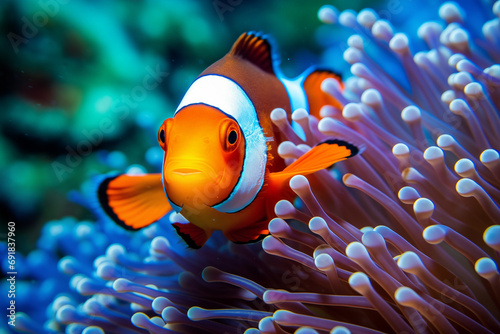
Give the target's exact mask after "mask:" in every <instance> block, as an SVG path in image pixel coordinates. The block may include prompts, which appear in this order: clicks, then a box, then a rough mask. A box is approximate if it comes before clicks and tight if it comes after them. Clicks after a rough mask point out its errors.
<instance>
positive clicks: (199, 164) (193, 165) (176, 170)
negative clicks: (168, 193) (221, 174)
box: [165, 159, 216, 177]
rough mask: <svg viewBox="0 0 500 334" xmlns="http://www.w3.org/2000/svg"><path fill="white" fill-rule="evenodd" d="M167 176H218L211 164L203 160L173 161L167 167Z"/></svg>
mask: <svg viewBox="0 0 500 334" xmlns="http://www.w3.org/2000/svg"><path fill="white" fill-rule="evenodd" d="M165 171H166V173H167V174H171V175H176V176H178V177H179V176H201V175H206V176H208V175H210V176H212V175H216V173H215V171H214V169H213V167H212V166H210V164H208V163H206V162H205V161H202V160H184V159H183V160H181V159H176V160H171V161H169V162H168V163H167V164H166V165H165Z"/></svg>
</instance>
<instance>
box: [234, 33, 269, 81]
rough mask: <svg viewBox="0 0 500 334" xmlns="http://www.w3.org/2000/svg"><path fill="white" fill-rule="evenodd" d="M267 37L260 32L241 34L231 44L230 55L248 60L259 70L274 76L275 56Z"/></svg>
mask: <svg viewBox="0 0 500 334" xmlns="http://www.w3.org/2000/svg"><path fill="white" fill-rule="evenodd" d="M271 44H272V42H271V41H270V39H269V37H268V36H266V35H264V34H263V33H260V32H246V33H243V34H242V35H241V36H240V37H239V38H238V40H237V41H236V42H235V43H234V44H233V47H232V48H231V51H229V54H230V55H233V56H237V57H240V58H242V59H245V60H248V61H249V62H251V63H252V64H254V65H255V66H257V67H259V68H260V69H261V70H263V71H265V72H268V73H271V74H274V68H273V65H274V62H275V61H276V58H275V57H276V55H275V54H274V53H273V50H272V45H271Z"/></svg>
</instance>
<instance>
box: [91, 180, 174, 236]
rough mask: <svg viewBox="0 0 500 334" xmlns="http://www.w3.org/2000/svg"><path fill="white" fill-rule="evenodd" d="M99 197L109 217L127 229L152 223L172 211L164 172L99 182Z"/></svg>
mask: <svg viewBox="0 0 500 334" xmlns="http://www.w3.org/2000/svg"><path fill="white" fill-rule="evenodd" d="M98 199H99V203H100V204H101V207H102V208H103V209H104V211H105V212H106V213H107V214H108V216H109V217H110V218H111V219H113V220H114V221H115V222H116V223H117V224H118V225H121V226H122V227H124V228H126V229H139V228H142V227H145V226H148V225H150V224H152V223H154V222H155V221H157V220H159V219H160V218H162V217H163V216H164V215H166V214H167V213H168V212H169V211H170V210H172V208H171V206H170V204H169V202H168V200H167V197H166V195H165V192H164V190H163V184H162V181H161V174H145V175H126V174H122V175H118V176H114V177H110V178H106V179H104V181H103V182H102V183H101V184H100V185H99V188H98Z"/></svg>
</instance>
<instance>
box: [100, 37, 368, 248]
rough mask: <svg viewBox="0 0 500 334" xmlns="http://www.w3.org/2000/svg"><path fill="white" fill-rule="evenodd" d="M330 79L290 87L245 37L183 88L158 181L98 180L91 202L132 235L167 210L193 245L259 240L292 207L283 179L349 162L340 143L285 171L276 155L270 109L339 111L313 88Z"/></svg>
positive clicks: (310, 76)
mask: <svg viewBox="0 0 500 334" xmlns="http://www.w3.org/2000/svg"><path fill="white" fill-rule="evenodd" d="M328 77H332V78H336V79H337V80H338V76H337V75H335V74H334V73H333V72H330V71H319V70H316V71H313V70H309V71H306V73H305V74H303V75H302V76H300V77H298V78H297V79H295V80H289V79H286V78H284V77H283V76H282V75H281V74H279V73H278V69H277V68H276V65H275V60H274V59H273V53H272V50H271V44H270V42H269V40H268V39H266V38H265V37H264V36H262V35H261V34H255V33H245V34H243V35H241V36H240V38H239V39H238V40H237V41H236V43H235V44H234V45H233V47H232V49H231V51H230V52H229V53H228V54H227V55H226V56H225V57H223V58H222V59H220V60H219V61H217V62H216V63H214V64H213V65H211V66H210V67H208V68H207V69H206V70H205V71H204V72H203V73H202V74H201V75H200V76H199V77H198V78H197V79H196V80H195V81H194V82H193V84H192V85H191V86H190V88H189V89H188V91H187V92H186V94H185V96H184V98H183V99H182V101H181V103H180V104H179V106H178V108H177V110H176V111H175V114H174V117H173V118H168V119H166V120H165V121H164V123H163V124H162V126H161V128H160V130H159V131H158V141H159V143H160V146H161V147H162V149H163V150H164V151H165V155H164V164H163V171H162V173H161V174H148V175H140V176H132V175H119V176H116V177H112V178H108V179H106V180H104V182H103V183H101V185H100V187H99V190H98V195H99V200H100V203H101V205H102V207H103V208H104V210H105V211H106V212H107V213H108V215H109V216H110V217H111V218H113V219H114V220H115V221H116V222H118V223H120V224H121V225H124V226H125V227H129V228H130V227H131V228H134V229H137V228H141V227H144V226H147V225H149V224H151V223H153V222H155V221H156V220H158V219H160V218H161V217H163V216H164V215H165V214H166V213H168V212H169V211H170V210H171V209H174V210H175V211H177V212H178V213H180V214H181V215H182V216H183V217H185V218H186V219H187V221H189V223H174V224H173V225H174V227H175V229H176V230H177V233H178V234H179V235H180V236H181V237H182V238H183V239H184V240H185V241H186V242H187V244H188V245H189V246H190V247H192V248H200V247H201V246H203V244H204V243H205V242H206V241H207V240H208V238H209V237H210V235H211V234H212V232H213V231H214V230H222V231H223V233H224V235H225V236H226V237H227V238H228V239H229V240H231V241H233V242H238V243H245V242H254V241H258V240H260V239H261V238H262V237H263V236H265V235H267V234H268V233H269V232H268V229H267V226H268V223H269V220H270V219H272V218H273V217H274V211H273V210H274V206H275V204H276V203H277V202H278V201H279V200H281V199H288V200H293V198H294V194H293V193H292V192H291V191H290V189H289V187H288V181H289V180H290V178H291V177H293V176H294V175H298V174H301V175H307V174H310V173H313V172H315V171H318V170H321V169H324V168H327V167H330V166H331V165H332V164H334V163H335V162H337V161H340V160H344V159H346V158H348V157H350V156H353V155H355V154H356V153H357V152H358V150H357V148H356V147H355V146H353V145H350V144H348V143H346V142H343V141H340V140H331V141H327V142H324V143H322V144H319V145H317V146H315V147H314V148H312V149H311V150H310V151H309V152H307V153H306V154H305V155H303V156H302V157H301V158H299V159H297V160H296V161H295V162H294V163H292V164H291V165H289V166H288V167H286V165H285V163H284V161H283V159H281V158H280V157H279V155H278V154H277V148H278V144H279V143H280V142H281V141H282V138H281V137H282V136H281V134H280V132H279V130H278V129H277V128H276V127H275V126H274V125H273V124H272V122H271V119H270V114H271V111H272V110H274V109H275V108H282V109H284V110H285V111H286V112H287V113H288V115H290V114H291V111H292V110H295V109H297V108H305V109H306V110H308V111H309V112H310V113H311V114H314V115H319V109H320V108H321V107H322V106H324V105H327V104H329V105H332V104H333V105H337V106H338V105H339V104H338V102H337V101H335V100H334V99H333V98H331V97H330V96H328V95H327V94H325V93H323V92H322V91H321V89H320V85H321V82H322V81H323V80H324V79H326V78H328Z"/></svg>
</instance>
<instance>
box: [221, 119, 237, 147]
mask: <svg viewBox="0 0 500 334" xmlns="http://www.w3.org/2000/svg"><path fill="white" fill-rule="evenodd" d="M219 131H220V144H221V146H222V148H223V149H224V151H226V152H232V151H234V150H235V149H236V148H237V147H238V142H239V136H240V131H239V126H238V123H236V122H235V121H234V120H232V119H225V120H224V121H222V123H221V125H220V128H219Z"/></svg>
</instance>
